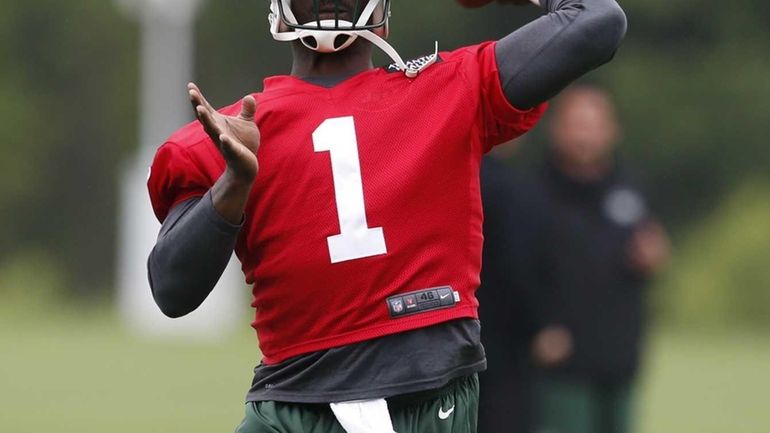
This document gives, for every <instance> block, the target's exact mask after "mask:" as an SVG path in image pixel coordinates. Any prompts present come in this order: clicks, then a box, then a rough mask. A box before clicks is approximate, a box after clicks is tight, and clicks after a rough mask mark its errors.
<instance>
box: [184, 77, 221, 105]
mask: <svg viewBox="0 0 770 433" xmlns="http://www.w3.org/2000/svg"><path fill="white" fill-rule="evenodd" d="M187 90H188V91H189V92H190V96H191V97H192V98H195V101H196V102H198V105H203V106H204V107H206V109H207V110H209V111H216V110H214V107H212V106H211V104H209V101H208V100H207V99H206V97H205V96H203V92H201V89H200V88H199V87H198V86H197V85H196V84H195V83H189V84H187Z"/></svg>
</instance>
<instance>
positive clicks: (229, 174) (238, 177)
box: [222, 166, 256, 191]
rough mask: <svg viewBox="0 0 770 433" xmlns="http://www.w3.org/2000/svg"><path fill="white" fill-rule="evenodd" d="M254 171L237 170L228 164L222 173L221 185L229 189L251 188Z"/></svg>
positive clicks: (241, 189) (254, 175)
mask: <svg viewBox="0 0 770 433" xmlns="http://www.w3.org/2000/svg"><path fill="white" fill-rule="evenodd" d="M255 178H256V173H253V172H251V171H248V172H247V171H239V170H235V169H233V168H231V167H230V166H228V167H227V168H226V169H225V171H224V173H222V186H223V187H224V189H226V190H229V191H243V190H251V186H252V185H253V184H254V179H255Z"/></svg>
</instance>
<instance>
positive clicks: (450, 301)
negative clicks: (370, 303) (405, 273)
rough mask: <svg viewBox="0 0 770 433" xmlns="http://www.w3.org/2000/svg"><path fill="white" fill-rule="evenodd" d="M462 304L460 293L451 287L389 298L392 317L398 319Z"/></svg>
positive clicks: (435, 288)
mask: <svg viewBox="0 0 770 433" xmlns="http://www.w3.org/2000/svg"><path fill="white" fill-rule="evenodd" d="M458 302H460V293H459V292H455V291H454V290H452V287H450V286H443V287H434V288H432V289H425V290H418V291H416V292H410V293H404V294H403V295H396V296H391V297H390V298H388V301H387V303H388V311H390V317H393V318H398V317H403V316H409V315H412V314H417V313H424V312H426V311H433V310H441V309H444V308H450V307H454V306H455V304H457V303H458Z"/></svg>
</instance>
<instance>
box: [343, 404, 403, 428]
mask: <svg viewBox="0 0 770 433" xmlns="http://www.w3.org/2000/svg"><path fill="white" fill-rule="evenodd" d="M329 406H331V408H332V412H334V416H335V417H337V421H339V422H340V424H341V425H342V428H344V429H345V431H346V432H347V433H396V432H395V430H393V422H392V421H391V420H390V412H388V402H386V401H385V399H383V398H381V399H379V400H362V401H350V402H344V403H331V404H330V405H329Z"/></svg>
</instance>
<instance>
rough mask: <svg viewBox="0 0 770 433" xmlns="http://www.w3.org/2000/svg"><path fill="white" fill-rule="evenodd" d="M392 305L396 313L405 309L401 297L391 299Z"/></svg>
mask: <svg viewBox="0 0 770 433" xmlns="http://www.w3.org/2000/svg"><path fill="white" fill-rule="evenodd" d="M390 306H391V307H392V308H393V312H394V313H400V312H402V311H404V302H403V301H401V300H400V299H394V300H392V301H390Z"/></svg>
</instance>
